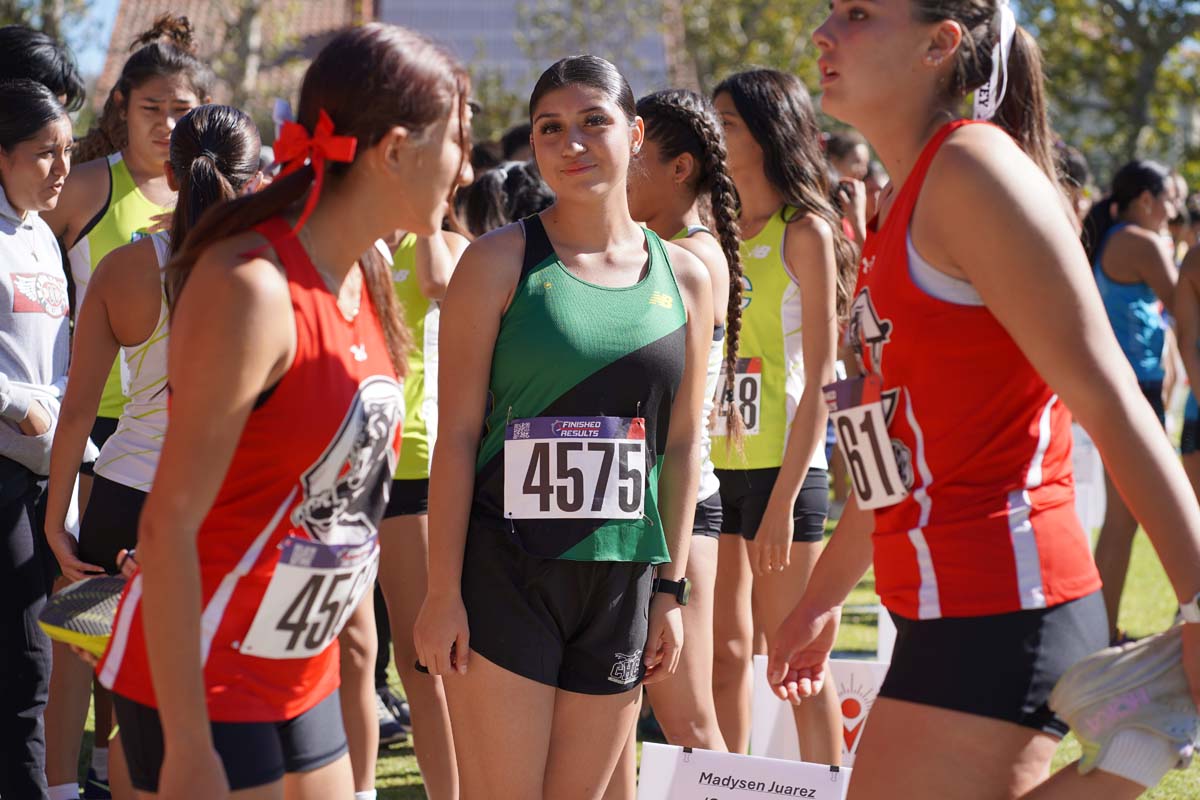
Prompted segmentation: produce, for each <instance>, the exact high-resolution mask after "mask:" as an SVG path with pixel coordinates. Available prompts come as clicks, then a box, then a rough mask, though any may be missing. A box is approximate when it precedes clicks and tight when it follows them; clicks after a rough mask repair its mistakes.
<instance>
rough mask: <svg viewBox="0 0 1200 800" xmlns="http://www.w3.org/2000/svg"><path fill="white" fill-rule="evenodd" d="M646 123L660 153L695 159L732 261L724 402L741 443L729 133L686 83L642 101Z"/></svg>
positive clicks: (697, 177)
mask: <svg viewBox="0 0 1200 800" xmlns="http://www.w3.org/2000/svg"><path fill="white" fill-rule="evenodd" d="M637 113H638V116H640V117H641V118H642V120H643V121H644V122H645V123H646V138H647V139H653V140H654V142H655V143H656V144H657V145H658V152H659V156H660V158H661V159H662V160H663V161H664V162H667V161H670V160H672V159H674V158H677V157H678V156H679V155H680V154H682V153H689V154H690V155H691V156H692V158H693V159H694V160H695V163H696V168H695V170H694V171H693V173H692V180H691V188H692V190H693V191H694V192H696V193H697V194H699V193H701V192H704V193H707V195H708V200H709V204H710V211H711V214H712V220H713V227H714V228H715V229H716V235H717V241H719V242H720V243H721V251H722V252H723V253H724V254H725V261H726V263H728V265H729V306H728V310H727V312H726V319H725V333H726V337H725V369H726V374H725V391H723V392H721V405H723V406H725V411H726V413H727V414H728V419H729V430H730V434H731V435H730V436H729V443H731V444H734V445H736V444H738V442H739V441H740V439H741V437H742V435H743V433H744V430H745V423H744V422H743V421H742V415H741V413H740V412H739V411H738V410H737V405H736V404H735V403H734V402H733V387H734V380H735V377H736V373H737V357H738V346H739V344H740V342H741V332H742V254H741V249H740V248H741V242H742V233H741V230H740V229H739V228H738V220H737V218H738V199H737V189H736V188H734V185H733V179H732V178H730V177H729V171H728V170H727V169H726V168H725V133H724V129H723V128H722V127H721V122H720V120H718V119H717V115H716V112H715V111H714V110H713V107H712V103H710V102H709V101H708V100H707V99H706V98H705V97H704V96H703V95H700V94H697V93H696V92H693V91H689V90H687V89H668V90H667V91H663V92H655V93H654V94H650V95H647V96H645V97H643V98H642V99H641V100H638V102H637Z"/></svg>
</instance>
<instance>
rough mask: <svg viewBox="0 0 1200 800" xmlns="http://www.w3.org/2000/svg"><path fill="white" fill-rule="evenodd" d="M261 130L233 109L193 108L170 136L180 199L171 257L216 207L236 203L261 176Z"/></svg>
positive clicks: (173, 167) (174, 225) (172, 217)
mask: <svg viewBox="0 0 1200 800" xmlns="http://www.w3.org/2000/svg"><path fill="white" fill-rule="evenodd" d="M261 149H262V145H261V142H260V141H259V137H258V128H257V127H255V125H254V121H253V120H252V119H250V117H249V116H248V115H247V114H246V113H245V112H243V111H240V110H238V109H236V108H233V107H231V106H217V105H206V106H200V107H198V108H193V109H192V110H191V111H189V112H188V113H187V114H186V115H184V117H183V119H181V120H179V124H177V125H176V126H175V130H173V131H171V169H172V170H174V172H175V180H176V181H178V183H179V200H178V202H177V203H176V204H175V213H174V214H172V216H171V252H172V253H174V252H176V251H178V250H179V249H180V247H181V246H182V245H183V242H184V240H185V239H186V238H187V232H188V231H190V230H191V229H192V228H193V227H195V225H196V223H197V222H199V221H200V217H201V215H203V214H204V212H205V211H207V210H208V209H209V208H211V207H213V206H214V205H216V204H217V203H220V202H223V201H226V200H232V199H234V198H235V197H237V196H238V194H239V193H240V192H241V191H242V189H243V188H244V187H245V186H246V184H247V183H249V182H250V181H251V180H252V179H253V178H254V176H255V175H257V174H258V156H259V152H260V150H261Z"/></svg>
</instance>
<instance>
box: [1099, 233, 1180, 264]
mask: <svg viewBox="0 0 1200 800" xmlns="http://www.w3.org/2000/svg"><path fill="white" fill-rule="evenodd" d="M1110 258H1112V259H1114V260H1115V261H1116V262H1118V263H1119V262H1130V261H1135V262H1136V261H1162V260H1165V261H1170V260H1172V258H1171V249H1170V245H1168V244H1167V240H1166V239H1164V238H1163V237H1161V236H1158V235H1157V234H1155V233H1154V232H1153V231H1148V230H1146V229H1145V228H1142V227H1139V226H1137V225H1127V226H1126V227H1124V228H1122V229H1121V230H1119V231H1117V232H1116V233H1114V234H1113V235H1112V237H1111V238H1110V239H1109V241H1108V244H1107V245H1105V248H1104V263H1105V265H1106V266H1107V265H1108V264H1109V261H1108V259H1110Z"/></svg>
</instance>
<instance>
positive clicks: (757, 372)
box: [713, 358, 763, 436]
mask: <svg viewBox="0 0 1200 800" xmlns="http://www.w3.org/2000/svg"><path fill="white" fill-rule="evenodd" d="M728 374H729V372H728V370H726V371H724V372H722V374H721V383H720V384H719V385H718V386H717V398H718V399H719V400H723V401H724V402H718V403H717V417H716V419H715V420H713V436H728V435H729V414H728V413H727V412H728V406H727V405H726V403H727V402H732V403H733V407H734V408H736V409H737V411H738V413H739V414H741V415H742V422H744V423H745V424H746V435H747V436H756V435H758V431H759V425H760V418H761V417H762V389H763V385H762V359H761V358H739V359H738V363H737V372H736V373H734V376H733V397H730V396H729V392H728V391H727V390H726V388H725V379H726V377H727V376H728Z"/></svg>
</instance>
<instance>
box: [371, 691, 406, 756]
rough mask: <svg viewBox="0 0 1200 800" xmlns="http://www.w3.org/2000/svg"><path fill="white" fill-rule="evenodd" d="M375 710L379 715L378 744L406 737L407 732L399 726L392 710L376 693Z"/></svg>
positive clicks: (395, 741) (393, 742) (401, 739)
mask: <svg viewBox="0 0 1200 800" xmlns="http://www.w3.org/2000/svg"><path fill="white" fill-rule="evenodd" d="M375 712H376V714H378V716H379V744H381V745H385V744H396V743H397V742H403V741H404V740H405V739H407V738H408V734H407V733H405V732H404V729H403V728H401V727H400V723H399V722H397V721H396V717H395V716H394V715H393V714H392V710H391V709H390V708H388V707H387V703H385V702H383V698H382V697H380V696H379V694H378V693H376V694H375Z"/></svg>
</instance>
